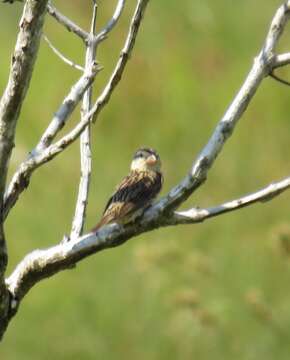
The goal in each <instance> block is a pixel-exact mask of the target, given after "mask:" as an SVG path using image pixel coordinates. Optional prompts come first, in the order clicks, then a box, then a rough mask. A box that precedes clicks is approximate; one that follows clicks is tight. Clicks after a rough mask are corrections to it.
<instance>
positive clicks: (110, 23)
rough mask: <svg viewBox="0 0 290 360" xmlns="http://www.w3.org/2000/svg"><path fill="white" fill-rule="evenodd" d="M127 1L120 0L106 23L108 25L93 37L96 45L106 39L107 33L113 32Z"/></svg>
mask: <svg viewBox="0 0 290 360" xmlns="http://www.w3.org/2000/svg"><path fill="white" fill-rule="evenodd" d="M125 2H126V0H118V3H117V6H116V9H115V12H114V14H113V16H112V18H111V19H110V20H109V21H108V23H107V24H106V26H104V27H103V29H102V30H101V31H100V32H99V33H98V34H97V35H95V36H94V37H93V42H94V43H95V45H97V44H99V43H100V42H102V41H103V40H105V39H106V37H107V35H108V33H109V32H111V31H112V30H113V28H114V27H115V26H116V24H117V22H118V20H119V18H120V16H121V14H122V11H123V9H124V6H125Z"/></svg>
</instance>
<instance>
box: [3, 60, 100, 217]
mask: <svg viewBox="0 0 290 360" xmlns="http://www.w3.org/2000/svg"><path fill="white" fill-rule="evenodd" d="M99 69H100V68H99V67H98V66H96V65H95V64H94V63H92V64H91V66H90V68H88V69H87V70H86V71H85V73H84V74H83V75H82V76H81V77H80V79H79V80H78V81H77V83H76V84H75V85H74V86H73V87H72V88H71V90H70V92H69V94H68V95H67V96H66V98H65V99H64V101H63V103H62V104H61V106H60V108H59V109H58V111H57V112H56V113H55V115H54V117H53V119H52V121H51V123H50V124H49V126H48V128H47V129H46V131H45V132H44V134H43V135H42V137H41V139H40V141H39V143H38V144H37V146H36V148H35V149H34V150H32V152H31V153H30V156H29V158H28V159H27V160H25V161H24V162H23V163H22V164H21V165H20V166H19V168H18V170H17V171H16V173H15V174H14V175H13V177H12V180H11V182H10V184H9V186H8V189H7V191H6V194H5V199H4V210H3V217H4V219H5V218H6V217H7V215H8V213H9V211H10V209H11V208H12V207H13V206H14V204H15V203H16V201H17V199H18V197H19V195H20V194H21V192H22V191H23V190H25V189H26V187H27V186H28V183H29V179H30V175H31V173H32V171H33V170H35V169H36V168H37V167H39V166H40V165H41V164H43V163H45V162H46V161H45V160H44V161H43V162H41V163H39V164H38V163H37V161H35V160H34V158H35V157H36V156H37V155H39V154H40V153H42V152H43V150H44V149H45V148H47V147H48V146H49V145H50V144H51V142H52V140H53V139H54V138H55V136H56V135H57V133H58V132H59V131H60V130H61V129H62V127H63V126H64V124H65V122H66V120H67V118H68V117H69V115H70V114H71V113H72V112H73V110H74V109H75V107H76V106H77V104H78V103H79V101H80V100H81V98H82V96H83V94H84V92H85V90H86V89H87V88H88V87H89V86H90V84H91V83H92V81H93V79H94V77H95V75H96V73H97V72H98V71H99ZM28 164H30V165H29V166H31V167H32V168H29V166H28ZM33 166H35V168H33Z"/></svg>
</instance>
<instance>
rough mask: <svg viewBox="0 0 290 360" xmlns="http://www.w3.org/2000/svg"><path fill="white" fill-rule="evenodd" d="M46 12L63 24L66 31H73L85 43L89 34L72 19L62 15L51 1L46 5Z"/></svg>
mask: <svg viewBox="0 0 290 360" xmlns="http://www.w3.org/2000/svg"><path fill="white" fill-rule="evenodd" d="M47 12H48V13H49V15H51V16H52V17H53V18H54V19H55V20H56V21H58V22H59V23H60V24H61V25H63V26H64V27H65V28H66V29H67V30H68V31H70V32H73V33H74V34H75V35H77V36H78V37H80V38H81V39H82V40H83V41H84V42H85V43H86V42H87V41H88V39H89V34H88V33H87V32H86V31H85V30H83V29H82V28H80V27H79V26H78V25H77V24H75V23H74V22H73V21H72V20H70V19H69V18H67V17H66V16H65V15H63V14H62V13H61V12H60V11H58V10H57V8H56V7H54V6H53V5H52V4H51V3H49V4H48V5H47Z"/></svg>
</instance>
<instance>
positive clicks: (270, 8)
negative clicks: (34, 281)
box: [0, 0, 290, 360]
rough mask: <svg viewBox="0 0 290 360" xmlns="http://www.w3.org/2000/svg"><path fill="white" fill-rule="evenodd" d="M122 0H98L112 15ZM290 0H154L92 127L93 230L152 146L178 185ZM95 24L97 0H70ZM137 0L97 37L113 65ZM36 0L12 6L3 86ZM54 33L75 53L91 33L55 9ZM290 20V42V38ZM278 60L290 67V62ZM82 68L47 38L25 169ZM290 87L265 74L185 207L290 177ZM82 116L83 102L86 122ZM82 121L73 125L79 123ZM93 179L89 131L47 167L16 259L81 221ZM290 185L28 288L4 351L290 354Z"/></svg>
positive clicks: (79, 55)
mask: <svg viewBox="0 0 290 360" xmlns="http://www.w3.org/2000/svg"><path fill="white" fill-rule="evenodd" d="M115 3H116V1H104V0H103V1H101V0H100V1H99V5H100V6H99V17H98V27H99V28H101V26H102V25H104V24H105V22H106V20H107V19H108V17H109V16H110V14H111V12H112V9H113V7H114V5H115ZM281 3H282V0H268V1H267V2H266V1H263V0H256V1H255V2H253V1H252V0H244V1H229V0H219V1H216V0H197V1H192V0H184V1H182V2H178V1H173V0H160V1H153V0H151V2H150V4H149V7H148V10H147V13H146V17H145V21H144V23H143V25H142V29H141V32H140V36H139V38H138V41H137V44H136V48H135V50H134V54H133V57H132V59H131V61H130V63H129V65H128V67H127V69H126V73H125V76H124V77H123V80H122V82H121V84H120V86H119V87H118V89H117V91H116V92H115V93H114V95H113V97H112V99H111V102H110V105H109V106H107V108H106V109H105V110H104V112H103V113H102V114H101V116H100V118H99V121H98V122H97V124H96V125H95V126H94V128H93V176H92V186H91V193H90V201H89V209H88V217H87V228H91V227H92V226H93V225H94V224H95V223H96V221H97V220H98V219H99V217H100V214H101V211H102V209H103V207H104V204H105V202H106V199H108V197H109V195H110V193H111V192H112V189H113V188H114V187H115V185H116V184H117V183H118V181H119V180H120V179H121V178H122V177H123V176H124V175H126V173H127V171H128V166H129V163H130V160H131V156H132V153H133V152H134V151H135V149H136V148H138V147H139V146H142V145H148V146H152V147H154V148H156V149H158V151H159V153H160V155H161V158H162V160H163V168H164V174H165V184H164V189H163V192H162V193H163V194H165V193H166V192H167V191H168V190H169V189H170V188H171V187H172V186H173V185H175V184H176V183H177V182H178V181H180V180H181V179H182V178H183V176H184V175H185V173H186V172H187V171H188V169H189V168H190V166H191V163H192V161H193V159H194V158H195V156H196V155H197V153H198V152H199V151H200V150H201V148H202V147H203V145H204V144H205V143H206V141H207V140H208V138H209V136H210V134H211V132H212V131H213V129H214V127H215V124H216V123H217V121H218V120H219V119H220V118H221V116H222V114H223V113H224V111H225V110H226V108H227V106H228V105H229V103H230V101H231V100H232V99H233V96H234V94H235V93H236V92H237V90H238V89H239V87H240V86H241V84H242V81H243V79H244V78H245V76H246V74H247V72H248V71H249V69H250V66H251V64H252V61H253V58H254V56H255V55H256V54H257V53H258V51H259V49H260V48H261V46H262V43H263V40H264V37H265V34H266V32H267V30H268V26H269V23H270V21H271V19H272V17H273V15H274V12H275V10H276V8H277V7H278V6H279V5H280V4H281ZM55 5H57V6H58V7H59V8H60V9H61V10H62V11H63V12H64V13H65V14H67V15H68V16H70V17H72V19H74V20H75V21H76V22H78V23H79V24H81V25H82V26H83V27H85V28H88V26H89V25H88V24H89V21H90V14H91V1H89V0H85V1H81V0H78V1H76V0H75V1H60V0H58V1H55ZM134 6H135V1H131V0H128V4H127V7H126V10H125V12H124V15H123V17H122V19H121V21H120V23H119V25H118V27H117V28H116V29H115V30H114V32H113V33H112V34H111V36H110V38H109V39H108V40H107V41H106V42H104V43H103V44H102V45H101V46H100V48H99V50H98V56H97V58H98V60H99V61H100V63H101V64H102V65H103V66H104V67H105V69H104V70H103V71H102V72H101V73H100V74H99V77H98V79H97V82H96V85H95V93H97V92H98V91H99V90H100V89H102V87H103V85H104V84H105V82H106V79H107V78H108V75H109V74H110V71H111V70H112V67H113V65H114V63H115V61H116V58H117V56H118V53H119V50H120V48H121V46H122V44H123V41H124V38H125V34H126V31H127V27H128V23H129V18H130V14H131V13H132V11H133V8H134ZM21 10H22V5H21V4H19V3H16V4H14V5H13V6H10V5H4V4H1V5H0V24H1V31H0V40H1V66H0V88H1V91H3V89H4V87H5V84H6V81H7V76H8V68H9V62H10V58H11V51H12V49H13V47H14V43H15V38H16V34H17V26H18V21H19V17H20V14H21ZM45 33H46V35H47V36H48V37H49V38H50V40H51V41H52V42H53V43H54V45H55V46H57V47H58V48H59V49H61V51H62V52H63V53H64V54H66V55H67V56H68V57H70V58H71V59H73V60H74V61H76V62H78V63H83V61H84V51H83V47H82V44H81V43H80V41H79V40H78V39H75V38H74V36H73V35H72V34H70V33H68V32H66V31H65V30H64V29H63V28H62V27H61V26H59V25H58V24H57V23H55V22H54V20H53V19H50V18H47V23H46V25H45ZM289 33H290V28H289V26H288V28H287V30H286V32H285V34H284V37H283V41H282V42H281V44H280V49H281V50H283V51H290V46H289V39H290V36H289ZM279 73H280V74H282V75H283V76H284V77H286V78H287V75H288V79H289V77H290V73H289V72H288V73H287V69H283V70H279ZM78 77H79V73H78V72H77V71H75V70H73V69H71V68H69V67H68V66H67V65H65V64H64V63H62V62H61V61H60V60H59V59H58V58H57V57H56V56H55V55H54V54H53V53H52V52H51V50H50V49H49V48H48V46H47V44H46V43H45V42H42V44H41V49H40V53H39V58H38V61H37V64H36V68H35V72H34V75H33V79H32V83H31V88H30V92H29V95H28V97H27V99H26V101H25V104H24V107H23V111H22V113H21V117H20V119H19V124H18V132H17V137H16V147H15V149H14V153H13V158H12V163H11V172H10V174H12V172H13V170H15V168H16V167H17V165H18V164H19V163H20V162H21V161H22V160H23V159H25V157H26V155H27V153H28V151H29V150H30V149H32V148H33V146H34V145H35V144H36V142H37V141H38V139H39V136H40V135H41V133H42V131H43V129H44V128H45V127H46V125H47V124H48V123H49V121H50V119H51V117H52V115H53V113H54V111H55V110H56V109H57V107H58V105H59V104H60V102H61V100H62V99H63V97H64V96H65V94H66V93H67V91H68V89H69V88H70V86H71V85H72V84H73V83H74V82H75V81H76V79H77V78H78ZM289 98H290V89H289V88H287V87H286V86H283V85H281V84H278V83H277V82H275V81H273V80H271V79H266V80H265V81H264V83H263V85H262V86H261V87H260V89H259V91H258V93H257V95H256V96H255V98H254V101H253V102H252V103H251V105H250V107H249V109H248V111H247V113H246V114H245V115H244V117H243V119H242V120H241V122H240V124H239V125H238V127H237V129H236V132H235V134H234V136H233V137H232V138H231V139H230V140H229V142H228V144H227V145H226V146H225V148H224V151H223V152H222V154H221V155H220V157H219V158H218V159H217V161H216V163H215V166H214V168H213V169H212V170H211V171H210V174H209V177H208V180H207V182H206V183H205V184H204V186H202V188H201V189H200V190H198V192H196V193H195V194H194V195H193V196H192V198H191V199H189V200H188V202H187V204H186V205H185V206H184V208H186V206H194V205H199V206H211V205H214V204H218V203H220V202H223V201H225V200H229V199H232V198H235V197H237V196H240V195H242V194H245V193H247V192H251V191H254V190H257V189H259V188H261V187H262V186H265V185H266V184H268V183H270V182H271V181H274V180H278V179H280V178H282V177H284V176H286V175H289V160H290V154H289V131H290V122H289V113H290V101H289ZM78 118H79V115H78V113H76V114H75V115H74V117H73V118H72V120H71V124H70V126H71V125H72V124H74V123H75V121H77V120H78ZM68 128H69V127H68ZM78 181H79V155H78V144H77V143H76V144H75V145H74V146H72V147H71V148H70V149H69V150H68V151H66V152H65V153H64V154H62V155H60V156H59V157H57V159H55V161H53V162H51V163H49V164H47V166H45V167H43V168H41V169H39V170H38V171H37V172H36V173H35V174H34V176H33V178H32V181H31V185H30V187H29V189H28V191H26V192H25V193H24V194H23V195H22V196H21V199H20V200H19V202H18V203H17V206H16V207H15V208H14V209H13V211H12V212H11V214H10V217H9V219H8V221H7V225H6V231H7V239H8V246H9V253H10V258H9V269H8V273H10V272H11V271H12V269H13V268H14V267H15V265H16V264H17V263H18V262H19V261H20V260H21V259H22V258H23V256H24V255H25V254H27V253H28V252H30V251H32V250H33V249H35V248H45V247H48V246H51V245H53V244H56V243H57V242H59V241H60V240H61V238H62V236H63V234H64V233H68V232H69V230H70V225H71V220H72V214H73V212H74V203H75V199H76V196H77V188H78ZM289 229H290V224H289V194H288V193H285V194H283V195H282V196H280V197H278V198H276V199H275V200H273V201H271V202H268V203H265V204H258V205H255V206H253V207H251V208H248V209H244V210H241V211H239V212H235V213H233V214H227V215H225V216H222V217H218V218H216V219H212V220H209V221H207V222H205V223H204V224H199V225H192V226H180V227H176V228H170V229H161V230H158V231H155V232H152V233H148V234H145V235H142V236H139V237H138V238H135V239H132V240H131V241H129V242H128V243H127V244H125V245H124V246H121V247H119V248H115V249H112V250H110V251H104V252H102V253H99V254H97V255H95V256H92V257H90V258H88V259H86V260H84V261H82V262H81V263H80V264H79V265H78V266H77V268H76V269H74V270H70V271H65V272H62V273H60V274H58V275H56V276H54V277H53V278H51V279H49V280H46V281H43V282H42V283H40V284H39V285H37V286H36V287H35V288H33V290H32V291H31V292H30V293H29V294H28V296H27V297H26V298H25V299H24V301H23V303H22V305H21V308H20V310H19V313H18V315H17V316H16V318H15V319H14V320H13V321H12V322H11V324H10V326H9V329H8V331H7V333H6V335H5V338H4V341H3V343H1V347H0V358H1V359H3V360H4V359H5V360H6V359H7V360H14V359H15V360H18V359H19V360H25V359H52V358H53V359H61V360H62V359H64V360H65V359H70V360H71V359H78V360H79V359H107V360H117V359H140V360H145V359H146V360H147V359H158V360H159V359H193V358H196V359H221V360H225V359H233V358H234V359H247V360H251V359H274V358H276V359H280V360H281V359H289V354H290V305H289V303H290V285H289V284H290V281H289V280H290V258H289V256H290V230H289Z"/></svg>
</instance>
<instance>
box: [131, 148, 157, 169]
mask: <svg viewBox="0 0 290 360" xmlns="http://www.w3.org/2000/svg"><path fill="white" fill-rule="evenodd" d="M131 170H137V171H158V172H160V170H161V161H160V157H159V155H158V154H157V152H156V151H155V150H153V149H150V148H141V149H139V150H137V151H136V152H135V154H134V157H133V160H132V163H131Z"/></svg>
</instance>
